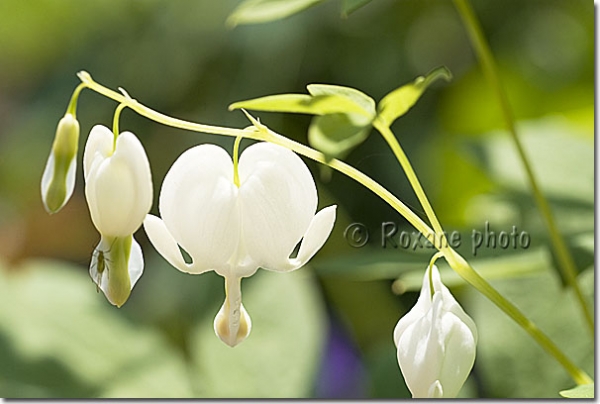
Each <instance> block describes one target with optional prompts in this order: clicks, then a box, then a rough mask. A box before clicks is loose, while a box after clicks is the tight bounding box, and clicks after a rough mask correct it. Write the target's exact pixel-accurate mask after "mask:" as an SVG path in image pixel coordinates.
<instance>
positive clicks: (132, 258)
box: [83, 125, 152, 307]
mask: <svg viewBox="0 0 600 404" xmlns="http://www.w3.org/2000/svg"><path fill="white" fill-rule="evenodd" d="M83 168H84V177H85V197H86V199H87V202H88V206H89V209H90V215H91V217H92V221H93V223H94V226H95V227H96V229H98V231H99V232H100V235H101V239H100V243H99V244H98V246H97V247H96V249H95V251H94V254H93V256H92V262H91V265H90V275H91V277H92V279H93V280H94V282H95V283H96V284H97V285H98V287H99V288H100V289H101V290H102V291H103V292H104V294H105V295H106V298H107V299H108V300H109V301H110V302H111V303H112V304H114V305H116V306H118V307H121V306H122V305H123V304H124V303H125V302H126V301H127V299H128V298H129V295H130V293H131V290H132V289H133V286H134V285H135V283H136V282H137V281H138V279H139V278H140V276H141V275H142V272H143V270H144V258H143V256H142V250H141V248H140V246H139V245H138V243H137V242H136V241H135V239H134V238H133V233H134V232H135V231H136V230H137V229H139V227H140V226H141V225H142V222H143V220H144V218H145V216H146V214H147V213H148V212H149V211H150V207H151V206H152V176H151V173H150V164H149V163H148V157H147V156H146V152H145V151H144V147H143V146H142V144H141V143H140V141H139V140H138V138H137V137H136V136H135V135H134V134H133V133H131V132H124V133H121V134H120V135H119V136H118V137H117V138H116V140H115V135H114V134H113V133H112V132H111V131H110V129H108V128H107V127H105V126H101V125H96V126H94V127H93V128H92V130H91V132H90V136H89V138H88V140H87V143H86V146H85V152H84V156H83Z"/></svg>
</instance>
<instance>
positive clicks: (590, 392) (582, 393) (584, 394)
mask: <svg viewBox="0 0 600 404" xmlns="http://www.w3.org/2000/svg"><path fill="white" fill-rule="evenodd" d="M558 394H560V395H561V396H563V397H566V398H594V383H592V384H585V385H583V386H576V387H573V388H572V389H569V390H562V391H559V392H558Z"/></svg>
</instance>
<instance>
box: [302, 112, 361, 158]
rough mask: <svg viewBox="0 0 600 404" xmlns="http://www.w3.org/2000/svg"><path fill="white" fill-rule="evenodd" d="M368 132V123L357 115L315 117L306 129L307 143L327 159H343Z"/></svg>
mask: <svg viewBox="0 0 600 404" xmlns="http://www.w3.org/2000/svg"><path fill="white" fill-rule="evenodd" d="M370 131H371V125H370V121H369V120H366V119H364V117H362V116H361V115H358V114H329V115H324V116H317V117H315V118H313V120H312V122H311V123H310V126H309V128H308V143H309V144H310V145H311V146H312V147H314V148H315V149H317V150H319V151H321V152H323V153H324V154H325V155H326V156H328V157H331V158H344V157H345V156H346V155H347V154H348V153H349V152H350V151H351V150H352V149H353V148H354V147H356V146H358V145H359V144H361V143H362V142H364V141H365V140H366V139H367V138H368V137H369V133H370Z"/></svg>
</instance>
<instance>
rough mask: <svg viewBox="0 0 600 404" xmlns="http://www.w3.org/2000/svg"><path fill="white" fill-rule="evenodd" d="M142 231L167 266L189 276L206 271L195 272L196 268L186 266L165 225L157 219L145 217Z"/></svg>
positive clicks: (149, 216)
mask: <svg viewBox="0 0 600 404" xmlns="http://www.w3.org/2000/svg"><path fill="white" fill-rule="evenodd" d="M144 230H145V231H146V234H147V235H148V238H149V239H150V242H151V243H152V245H153V246H154V248H156V251H158V252H159V254H160V255H162V256H163V257H164V258H165V259H166V260H167V261H168V262H169V264H171V265H173V266H174V267H175V268H177V269H179V270H180V271H181V272H186V273H190V274H200V273H203V272H206V271H207V269H200V270H198V271H196V267H195V266H194V265H193V264H192V265H189V264H187V263H186V262H185V261H184V259H183V257H182V255H181V251H179V246H178V245H177V242H176V241H175V239H174V238H173V236H172V235H171V233H169V230H168V229H167V226H165V223H164V222H163V221H162V220H161V219H160V218H158V217H156V216H153V215H146V219H144Z"/></svg>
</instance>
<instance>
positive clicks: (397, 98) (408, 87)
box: [378, 67, 452, 126]
mask: <svg viewBox="0 0 600 404" xmlns="http://www.w3.org/2000/svg"><path fill="white" fill-rule="evenodd" d="M440 78H443V79H444V80H446V81H450V80H451V79H452V73H450V70H448V69H447V68H446V67H439V68H437V69H435V70H433V71H431V72H430V73H429V74H427V75H426V76H425V77H423V76H420V77H417V78H416V79H415V80H414V81H413V82H412V83H409V84H405V85H403V86H402V87H399V88H397V89H396V90H394V91H392V92H391V93H389V94H388V95H386V96H385V97H383V99H382V100H381V101H380V102H379V105H378V109H379V115H378V118H379V119H380V120H381V121H382V122H383V123H384V124H385V125H387V126H390V125H391V124H392V123H393V122H394V121H395V120H396V119H397V118H399V117H401V116H402V115H404V114H405V113H406V112H407V111H408V110H409V109H410V108H412V106H413V105H415V103H416V102H417V100H418V99H419V98H420V97H421V95H422V94H423V92H424V91H425V90H426V89H427V87H429V85H431V83H433V82H434V81H436V80H437V79H440Z"/></svg>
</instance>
